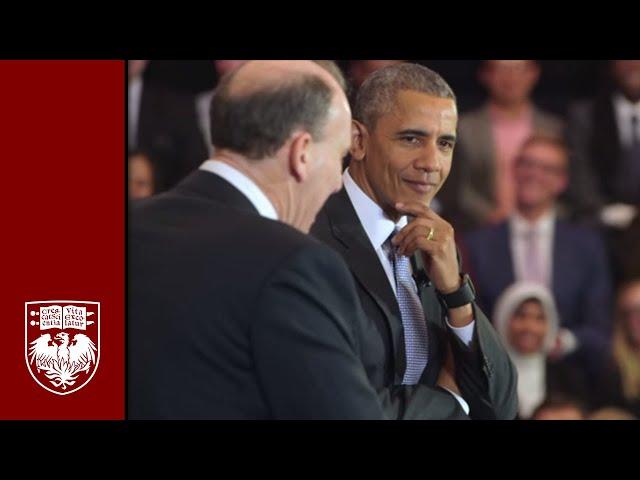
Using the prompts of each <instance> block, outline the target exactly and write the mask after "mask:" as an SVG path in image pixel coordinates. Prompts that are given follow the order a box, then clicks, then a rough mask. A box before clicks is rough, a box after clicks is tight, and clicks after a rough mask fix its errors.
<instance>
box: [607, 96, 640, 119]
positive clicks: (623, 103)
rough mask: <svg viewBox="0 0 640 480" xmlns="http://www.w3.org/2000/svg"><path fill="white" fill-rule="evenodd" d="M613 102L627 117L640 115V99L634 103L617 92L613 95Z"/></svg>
mask: <svg viewBox="0 0 640 480" xmlns="http://www.w3.org/2000/svg"><path fill="white" fill-rule="evenodd" d="M613 104H614V105H615V107H616V110H617V111H618V112H619V113H621V114H623V115H624V116H625V117H631V115H633V114H635V115H640V101H637V102H635V103H632V102H631V101H630V100H629V99H628V98H627V97H625V96H624V95H621V94H620V93H616V94H615V95H614V97H613Z"/></svg>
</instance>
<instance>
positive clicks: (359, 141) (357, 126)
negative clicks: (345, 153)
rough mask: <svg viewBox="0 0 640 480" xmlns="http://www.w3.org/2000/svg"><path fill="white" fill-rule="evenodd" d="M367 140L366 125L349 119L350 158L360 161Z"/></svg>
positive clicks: (365, 150)
mask: <svg viewBox="0 0 640 480" xmlns="http://www.w3.org/2000/svg"><path fill="white" fill-rule="evenodd" d="M368 140H369V133H368V132H367V127H365V126H364V125H363V124H362V123H360V122H359V121H357V120H352V121H351V148H350V149H349V153H350V154H351V159H352V160H355V161H362V159H363V158H364V157H365V155H366V153H367V142H368Z"/></svg>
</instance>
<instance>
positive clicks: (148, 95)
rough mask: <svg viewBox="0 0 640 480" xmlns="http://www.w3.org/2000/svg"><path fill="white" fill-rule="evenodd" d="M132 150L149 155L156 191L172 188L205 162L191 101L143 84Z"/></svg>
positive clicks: (204, 148) (186, 97)
mask: <svg viewBox="0 0 640 480" xmlns="http://www.w3.org/2000/svg"><path fill="white" fill-rule="evenodd" d="M139 115H140V116H139V118H138V130H137V139H136V146H137V147H136V148H137V149H139V150H142V151H144V152H146V153H148V154H150V155H151V157H152V158H153V160H154V162H155V164H156V166H157V168H158V169H159V171H158V172H157V174H158V175H157V176H158V178H160V179H161V182H160V183H161V184H160V185H159V188H158V189H157V191H164V190H166V189H169V188H171V187H173V186H174V185H175V184H176V183H178V182H179V181H180V180H181V179H183V178H184V177H186V176H187V175H188V174H189V173H190V172H192V171H193V170H195V169H196V168H198V166H199V165H200V164H201V163H202V162H203V161H204V160H206V158H207V156H208V150H207V148H206V147H205V144H204V141H203V139H202V135H201V133H200V130H199V127H198V123H197V119H196V113H195V103H194V100H193V98H191V97H189V96H187V95H185V96H182V95H179V94H176V93H173V92H171V91H169V90H166V89H164V88H162V87H157V86H154V85H149V84H148V83H147V82H145V83H144V84H143V88H142V97H141V100H140V113H139Z"/></svg>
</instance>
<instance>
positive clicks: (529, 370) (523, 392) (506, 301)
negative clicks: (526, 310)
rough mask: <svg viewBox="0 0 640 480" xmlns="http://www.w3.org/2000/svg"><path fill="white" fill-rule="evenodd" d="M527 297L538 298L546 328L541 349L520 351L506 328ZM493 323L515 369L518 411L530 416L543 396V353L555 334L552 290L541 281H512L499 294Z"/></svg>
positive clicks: (556, 329) (548, 349)
mask: <svg viewBox="0 0 640 480" xmlns="http://www.w3.org/2000/svg"><path fill="white" fill-rule="evenodd" d="M529 299H535V300H538V301H539V302H540V304H541V305H542V309H543V310H544V313H545V316H546V319H547V323H548V324H549V329H548V331H547V335H546V337H545V339H544V343H543V346H542V349H541V350H540V351H538V352H535V353H532V354H530V355H523V354H521V353H520V352H518V351H516V350H515V349H514V348H513V347H512V346H511V344H510V343H509V340H508V329H509V321H510V320H511V318H512V317H513V314H514V313H515V311H516V310H517V309H518V307H519V306H520V305H522V303H523V302H524V301H525V300H529ZM493 323H494V325H495V327H496V330H497V332H498V334H499V335H500V338H501V339H502V343H503V344H504V347H505V349H506V350H507V352H509V356H510V357H511V360H512V361H513V364H514V365H515V367H516V370H517V371H518V413H519V414H520V417H522V418H529V417H531V415H532V414H533V411H534V410H535V409H536V407H537V406H538V405H540V403H542V401H543V400H544V398H545V396H546V393H547V392H546V390H547V379H546V357H547V353H548V352H549V351H550V350H551V348H552V347H553V345H554V342H555V339H556V336H557V335H558V323H559V321H558V312H557V309H556V306H555V302H554V301H553V297H552V296H551V292H549V290H548V289H547V288H546V287H545V286H544V285H540V284H538V283H530V282H519V283H514V284H513V285H511V286H510V287H509V288H507V289H506V290H505V291H504V292H503V293H502V295H500V298H498V301H497V303H496V307H495V309H494V313H493Z"/></svg>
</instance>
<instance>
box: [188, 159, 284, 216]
mask: <svg viewBox="0 0 640 480" xmlns="http://www.w3.org/2000/svg"><path fill="white" fill-rule="evenodd" d="M200 170H205V171H207V172H211V173H214V174H216V175H218V176H220V177H222V178H224V179H225V180H226V181H227V182H229V183H230V184H231V185H233V186H234V187H236V188H237V189H238V190H240V192H242V194H243V195H244V196H245V197H247V199H249V201H250V202H251V204H252V205H253V206H254V207H256V210H258V213H259V214H260V215H261V216H263V217H265V218H270V219H271V220H278V213H277V212H276V209H275V207H274V206H273V203H271V201H270V200H269V198H268V197H267V196H266V195H265V194H264V192H263V191H262V190H260V187H258V186H257V185H256V184H255V182H254V181H253V180H251V179H250V178H249V177H247V176H246V175H245V174H244V173H242V172H240V171H239V170H237V169H235V168H233V167H232V166H231V165H228V164H226V163H224V162H221V161H219V160H207V161H205V162H204V163H203V164H202V165H200Z"/></svg>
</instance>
